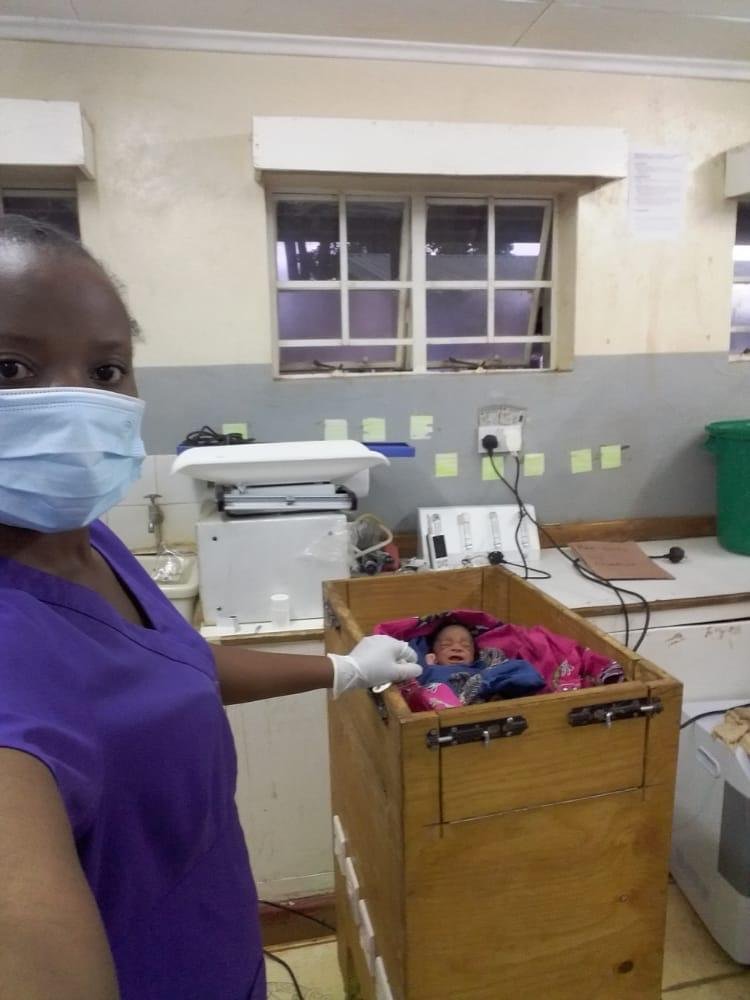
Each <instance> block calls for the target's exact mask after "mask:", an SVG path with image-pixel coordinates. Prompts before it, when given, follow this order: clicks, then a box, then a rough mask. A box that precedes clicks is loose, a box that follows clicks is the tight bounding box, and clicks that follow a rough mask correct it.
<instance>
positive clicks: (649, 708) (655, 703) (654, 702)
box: [568, 698, 664, 728]
mask: <svg viewBox="0 0 750 1000" xmlns="http://www.w3.org/2000/svg"><path fill="white" fill-rule="evenodd" d="M663 711H664V706H663V705H662V703H661V698H630V699H629V700H628V701H610V702H607V703H606V704H603V705H584V706H582V707H581V708H573V709H571V711H570V712H568V722H569V723H570V725H571V726H593V725H596V724H597V723H601V724H603V725H605V726H607V727H608V728H609V726H611V725H612V723H613V722H619V721H620V719H642V718H649V717H650V716H652V715H658V714H659V712H663Z"/></svg>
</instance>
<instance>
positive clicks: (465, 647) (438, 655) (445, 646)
mask: <svg viewBox="0 0 750 1000" xmlns="http://www.w3.org/2000/svg"><path fill="white" fill-rule="evenodd" d="M475 659H476V648H475V646H474V637H473V636H472V634H471V632H470V631H469V629H468V628H466V626H465V625H444V626H443V627H442V628H441V629H439V630H438V631H437V632H436V633H435V635H434V637H433V640H432V652H431V653H428V654H427V656H426V657H425V662H426V663H427V665H428V666H430V667H434V666H440V667H452V666H454V665H455V666H460V665H461V664H463V665H464V666H466V665H468V664H470V663H473V662H474V660H475Z"/></svg>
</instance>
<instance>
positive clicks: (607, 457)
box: [601, 444, 622, 469]
mask: <svg viewBox="0 0 750 1000" xmlns="http://www.w3.org/2000/svg"><path fill="white" fill-rule="evenodd" d="M601 462H602V468H603V469H619V468H620V466H621V465H622V445H620V444H603V445H602V447H601Z"/></svg>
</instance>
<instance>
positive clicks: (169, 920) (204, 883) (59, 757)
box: [0, 523, 266, 1000]
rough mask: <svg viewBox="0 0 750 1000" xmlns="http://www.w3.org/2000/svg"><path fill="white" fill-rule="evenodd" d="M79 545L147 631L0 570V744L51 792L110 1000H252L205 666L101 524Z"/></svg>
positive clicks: (45, 582) (197, 647) (21, 570)
mask: <svg viewBox="0 0 750 1000" xmlns="http://www.w3.org/2000/svg"><path fill="white" fill-rule="evenodd" d="M91 543H92V545H93V546H94V548H96V549H97V550H98V551H99V552H100V553H101V555H102V556H103V557H104V558H105V559H106V560H107V562H108V563H109V565H110V566H111V567H112V569H113V571H114V572H115V573H116V574H117V576H118V577H119V579H120V581H121V582H122V583H123V584H124V585H125V588H126V589H127V590H128V591H130V594H131V595H132V597H133V598H134V600H135V602H136V604H138V605H140V608H141V610H142V612H143V615H144V617H145V619H147V620H148V621H149V623H150V625H151V627H150V628H147V627H144V626H140V625H132V624H130V623H129V622H127V621H125V620H124V619H123V618H122V617H121V616H120V615H119V614H118V613H117V612H116V611H115V610H114V608H112V607H111V606H110V605H109V604H108V603H107V601H105V600H104V599H103V598H102V597H100V596H99V595H98V594H96V593H94V592H93V591H92V590H89V589H88V588H87V587H81V586H78V585H77V584H73V583H69V582H68V581H66V580H62V579H60V578H59V577H55V576H52V575H50V574H48V573H44V572H41V571H39V570H35V569H30V568H29V567H27V566H23V565H21V564H20V563H17V562H14V561H13V560H11V559H0V643H1V647H0V648H1V649H2V653H1V654H0V746H4V747H11V748H14V749H17V750H22V751H25V752H26V753H29V754H32V755H33V756H34V757H37V758H38V759H39V760H41V761H42V762H43V763H44V764H46V766H47V767H48V768H49V769H50V771H51V772H52V774H53V775H54V777H55V779H56V781H57V785H58V787H59V789H60V794H61V795H62V798H63V801H64V803H65V808H66V810H67V813H68V817H69V819H70V823H71V827H72V829H73V833H74V836H75V842H76V846H77V849H78V856H79V858H80V860H81V865H82V867H83V870H84V872H85V874H86V878H87V879H88V882H89V885H90V886H91V889H92V892H93V894H94V897H95V899H96V901H97V903H98V905H99V910H100V912H101V915H102V919H103V921H104V926H105V928H106V931H107V936H108V939H109V943H110V947H111V949H112V954H113V956H114V960H115V965H116V968H117V975H118V982H119V986H120V995H121V998H122V1000H264V998H265V996H266V987H265V978H264V971H263V960H262V959H263V956H262V951H261V944H260V933H259V926H258V903H257V896H256V891H255V885H254V883H253V878H252V875H251V872H250V864H249V861H248V856H247V851H246V848H245V842H244V838H243V836H242V830H241V828H240V824H239V819H238V816H237V810H236V807H235V804H234V791H235V782H236V774H237V764H236V757H235V751H234V744H233V741H232V735H231V731H230V729H229V724H228V722H227V718H226V715H225V713H224V709H223V707H222V704H221V699H220V694H219V688H218V681H217V678H216V670H215V666H214V659H213V656H212V654H211V651H210V649H209V646H208V644H207V643H206V642H204V640H203V639H201V637H200V636H199V635H198V633H197V632H195V631H194V630H193V629H192V628H191V627H190V625H189V624H188V623H187V622H186V621H184V620H183V619H182V618H181V617H180V615H179V614H178V613H177V611H175V609H174V608H173V607H172V605H171V604H170V603H169V601H168V600H167V599H166V598H165V597H164V596H163V594H162V593H161V591H160V590H159V588H158V587H157V586H156V585H155V584H154V583H153V582H152V580H151V579H150V578H149V576H148V574H147V573H145V571H144V570H142V569H141V567H140V566H139V565H138V563H137V562H136V560H135V559H134V558H133V556H132V555H131V554H130V552H128V550H127V549H126V548H125V546H124V545H123V544H122V543H121V542H120V541H119V539H117V538H116V537H115V535H113V534H112V533H111V532H110V531H109V529H108V528H106V527H105V526H104V525H103V524H100V523H95V524H93V525H92V526H91Z"/></svg>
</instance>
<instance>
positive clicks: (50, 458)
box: [0, 216, 420, 1000]
mask: <svg viewBox="0 0 750 1000" xmlns="http://www.w3.org/2000/svg"><path fill="white" fill-rule="evenodd" d="M131 340H132V322H131V320H130V317H129V316H128V313H127V310H126V309H125V306H124V305H123V302H122V300H121V299H120V297H119V295H118V293H117V291H116V290H115V288H114V286H113V284H112V282H111V280H110V279H109V278H108V277H107V275H106V274H105V272H104V270H103V269H102V268H101V266H100V265H99V264H98V263H97V262H96V261H95V260H94V259H93V258H92V257H91V256H90V255H89V254H88V253H87V252H86V251H85V250H84V249H83V248H82V247H81V246H80V245H79V244H78V243H75V242H74V241H72V240H70V239H69V238H68V237H66V236H64V235H63V234H61V233H59V232H57V231H56V230H54V229H53V228H51V227H48V226H46V225H43V224H39V223H34V222H31V221H29V220H26V219H23V218H21V217H18V216H16V217H13V216H4V217H0V639H1V640H2V655H1V656H0V995H1V996H2V997H3V998H4V1000H42V998H43V1000H50V998H52V997H54V998H55V1000H114V998H118V997H119V998H121V1000H246V998H248V1000H250V998H252V1000H260V998H262V997H265V982H264V976H263V962H262V953H261V948H260V939H259V931H258V920H257V898H256V894H255V888H254V885H253V881H252V876H251V873H250V867H249V862H248V859H247V854H246V851H245V847H244V841H243V837H242V833H241V830H240V826H239V822H238V818H237V812H236V809H235V806H234V784H235V755H234V748H233V744H232V740H231V735H230V731H229V728H228V724H227V721H226V717H225V714H224V711H223V708H222V702H223V703H224V704H225V705H227V704H236V703H238V702H244V701H253V700H256V699H260V698H272V697H276V696H278V695H286V694H293V693H297V692H302V691H310V690H313V689H315V688H330V687H332V688H333V691H334V695H335V696H338V695H339V694H341V693H342V692H343V691H345V690H348V689H350V688H355V687H367V686H372V685H375V684H378V683H382V682H384V681H389V680H404V679H406V678H407V677H412V676H415V675H417V674H418V673H419V672H420V671H419V668H418V667H416V666H414V665H413V664H412V663H410V662H406V660H407V659H410V651H409V650H408V649H407V647H406V646H405V644H403V643H400V642H397V641H396V640H393V639H388V638H386V637H379V636H378V637H368V638H367V639H365V640H363V641H362V642H361V643H360V644H359V645H358V646H356V647H355V649H354V650H353V651H352V653H351V655H350V656H348V657H343V656H335V655H332V656H330V657H324V656H321V657H318V656H286V655H281V654H270V653H253V652H250V651H247V650H241V649H238V648H236V647H209V646H208V645H207V644H206V643H205V642H204V641H203V640H202V639H201V638H200V637H199V636H198V634H197V633H196V632H194V631H193V630H192V629H191V628H190V627H189V626H188V625H187V624H186V623H184V622H183V621H182V619H181V618H180V616H179V615H178V614H177V613H176V612H175V611H174V609H173V608H172V606H171V605H170V604H169V602H168V601H167V600H166V599H165V598H164V597H163V596H162V594H161V592H160V591H159V589H158V588H157V587H156V585H155V584H154V583H153V582H152V581H151V580H150V579H149V578H148V576H147V574H145V573H144V572H143V571H142V570H141V568H140V567H139V566H138V564H137V562H136V561H135V560H134V559H133V557H132V556H131V555H130V553H129V552H128V551H127V550H126V549H125V547H124V546H123V545H122V543H121V542H119V540H118V539H117V538H116V537H115V536H114V535H113V534H112V533H111V532H109V530H108V529H107V528H106V527H105V526H104V525H103V524H101V523H100V522H98V521H96V518H97V517H98V516H99V515H100V514H101V513H102V512H103V511H104V510H106V509H107V508H108V507H110V506H112V505H113V504H115V503H117V501H118V500H119V499H121V497H122V496H123V495H124V493H125V491H126V490H127V487H128V486H129V484H130V483H131V482H132V481H133V479H135V478H136V477H137V475H138V470H139V468H140V463H141V461H142V458H143V445H142V443H141V439H140V421H141V416H142V411H143V404H142V402H141V401H140V400H138V399H137V391H136V385H135V380H134V377H133V370H132V344H131ZM259 766H261V765H259Z"/></svg>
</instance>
